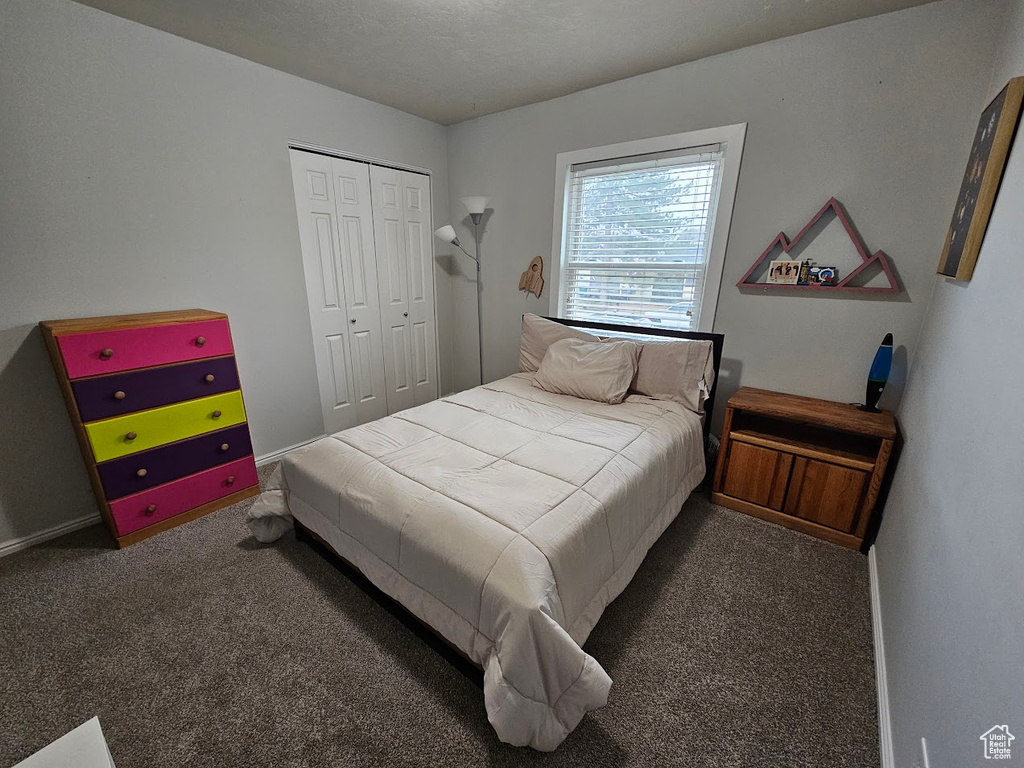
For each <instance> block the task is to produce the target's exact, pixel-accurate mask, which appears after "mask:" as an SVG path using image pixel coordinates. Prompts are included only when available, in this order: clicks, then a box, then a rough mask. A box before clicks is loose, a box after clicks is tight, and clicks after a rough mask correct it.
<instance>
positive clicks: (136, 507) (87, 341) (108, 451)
mask: <svg viewBox="0 0 1024 768" xmlns="http://www.w3.org/2000/svg"><path fill="white" fill-rule="evenodd" d="M39 325H40V328H41V329H42V334H43V339H44V340H45V342H46V347H47V349H48V350H49V353H50V357H51V359H52V361H53V366H54V369H55V370H56V372H57V378H58V381H59V383H60V387H61V390H62V392H63V394H64V401H65V403H66V404H67V407H68V412H69V413H70V415H71V421H72V423H73V425H74V428H75V433H76V434H77V436H78V442H79V445H80V446H81V449H82V455H83V456H84V457H85V463H86V467H87V469H88V471H89V477H90V479H91V480H92V487H93V492H94V493H95V495H96V503H97V504H98V505H99V508H100V512H101V513H102V515H103V518H104V520H105V521H106V524H107V526H108V527H109V528H110V531H111V533H112V534H113V535H114V538H115V539H116V540H117V544H118V546H119V547H125V546H128V545H129V544H134V543H135V542H137V541H141V540H143V539H146V538H148V537H150V536H152V535H154V534H156V533H160V532H161V531H165V530H167V529H168V528H173V527H174V526H177V525H180V524H182V523H185V522H188V521H189V520H194V519H195V518H197V517H201V516H202V515H206V514H209V513H210V512H213V511H215V510H217V509H220V508H222V507H225V506H228V505H229V504H234V503H235V502H237V501H240V500H242V499H244V498H247V497H249V496H253V495H255V494H256V493H257V492H258V491H259V485H258V481H257V477H256V463H255V461H254V459H253V455H252V441H251V439H250V436H249V426H248V424H247V423H246V416H245V404H244V403H243V401H242V391H241V389H240V386H239V380H238V368H237V367H236V365H235V357H234V345H233V344H232V341H231V329H230V327H229V325H228V318H227V315H224V314H221V313H219V312H209V311H207V310H202V309H191V310H183V311H178V312H154V313H150V314H142V315H116V316H111V317H92V318H82V319H75V320H50V321H45V322H42V323H40V324H39Z"/></svg>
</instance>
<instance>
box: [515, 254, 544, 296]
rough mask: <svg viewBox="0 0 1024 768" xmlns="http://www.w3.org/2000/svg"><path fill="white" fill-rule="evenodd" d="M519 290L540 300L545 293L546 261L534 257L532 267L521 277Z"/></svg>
mask: <svg viewBox="0 0 1024 768" xmlns="http://www.w3.org/2000/svg"><path fill="white" fill-rule="evenodd" d="M519 290H520V291H526V292H527V293H532V294H533V295H534V296H536V297H537V298H538V299H539V298H540V295H541V293H542V292H543V291H544V259H542V258H541V257H540V256H534V257H533V261H531V262H530V266H528V267H527V268H526V271H525V272H523V274H521V275H520V276H519Z"/></svg>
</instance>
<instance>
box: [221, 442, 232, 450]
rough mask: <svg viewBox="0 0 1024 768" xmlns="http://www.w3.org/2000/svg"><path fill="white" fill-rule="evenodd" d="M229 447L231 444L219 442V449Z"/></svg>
mask: <svg viewBox="0 0 1024 768" xmlns="http://www.w3.org/2000/svg"><path fill="white" fill-rule="evenodd" d="M230 447H231V446H230V445H228V444H227V443H221V444H220V449H221V451H226V450H227V449H228V448H230Z"/></svg>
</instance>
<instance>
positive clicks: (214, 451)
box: [96, 424, 252, 499]
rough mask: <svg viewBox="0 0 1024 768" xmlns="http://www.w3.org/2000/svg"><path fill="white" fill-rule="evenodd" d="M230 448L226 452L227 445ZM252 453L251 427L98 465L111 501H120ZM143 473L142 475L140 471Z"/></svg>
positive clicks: (221, 432)
mask: <svg viewBox="0 0 1024 768" xmlns="http://www.w3.org/2000/svg"><path fill="white" fill-rule="evenodd" d="M225 445H227V449H224V446H225ZM250 453H252V440H251V439H250V438H249V425H248V424H238V425H237V426H234V427H231V428H229V429H222V430H220V431H219V432H210V433H209V434H206V435H200V436H199V437H193V438H191V439H190V440H181V441H179V442H177V443H170V444H168V445H163V446H161V447H159V448H153V449H152V450H149V451H141V452H139V453H133V454H131V455H129V456H124V457H123V458H120V459H111V460H110V461H105V462H103V463H102V464H98V465H96V468H97V469H98V470H99V473H100V480H101V481H102V482H103V490H104V491H105V492H106V494H107V498H108V499H119V498H121V497H122V496H128V495H129V494H132V493H138V492H139V491H144V490H146V489H147V488H152V487H153V486H155V485H162V484H164V483H169V482H170V481H171V480H177V479H178V478H179V477H185V476H186V475H194V474H195V473H196V472H202V471H203V470H204V469H209V468H210V467H216V466H217V465H218V464H226V463H227V462H229V461H235V460H236V459H241V458H244V457H245V456H248V455H249V454H250ZM140 470H143V472H142V475H141V476H140V474H139V472H140Z"/></svg>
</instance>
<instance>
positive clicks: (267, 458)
mask: <svg viewBox="0 0 1024 768" xmlns="http://www.w3.org/2000/svg"><path fill="white" fill-rule="evenodd" d="M325 437H327V435H317V436H316V437H311V438H310V439H309V440H303V441H302V442H301V443H296V444H295V445H289V446H288V447H287V448H282V449H281V450H279V451H274V452H273V453H265V454H263V455H262V456H257V457H256V466H257V467H263V466H266V465H267V464H272V463H274V462H275V461H278V460H279V459H281V458H282V457H283V456H284V455H285V454H287V453H291V452H292V451H294V450H295V449H297V448H303V447H305V446H307V445H309V444H311V443H315V442H316V441H317V440H321V439H323V438H325Z"/></svg>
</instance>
